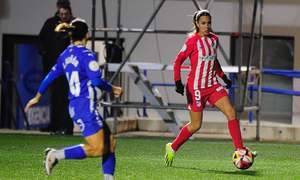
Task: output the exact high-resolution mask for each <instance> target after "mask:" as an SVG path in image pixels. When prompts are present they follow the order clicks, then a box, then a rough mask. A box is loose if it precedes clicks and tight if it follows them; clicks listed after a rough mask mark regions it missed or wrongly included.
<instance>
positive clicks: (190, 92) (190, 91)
mask: <svg viewBox="0 0 300 180" xmlns="http://www.w3.org/2000/svg"><path fill="white" fill-rule="evenodd" d="M186 96H187V103H188V104H187V105H188V109H189V110H192V111H194V112H200V111H202V110H203V109H204V107H205V104H206V103H207V102H209V103H210V104H211V105H214V104H215V103H216V102H217V101H218V100H219V99H221V98H222V97H224V96H228V93H227V91H226V90H225V89H224V87H223V86H221V85H220V84H216V85H213V86H211V87H209V88H205V89H194V87H193V86H192V85H190V86H189V85H188V86H186Z"/></svg>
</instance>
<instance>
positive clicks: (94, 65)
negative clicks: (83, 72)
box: [89, 60, 99, 71]
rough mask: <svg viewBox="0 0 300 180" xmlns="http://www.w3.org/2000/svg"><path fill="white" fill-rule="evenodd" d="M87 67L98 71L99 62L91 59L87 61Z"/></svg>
mask: <svg viewBox="0 0 300 180" xmlns="http://www.w3.org/2000/svg"><path fill="white" fill-rule="evenodd" d="M89 68H90V70H91V71H98V70H99V64H98V63H97V61H95V60H93V61H91V62H89Z"/></svg>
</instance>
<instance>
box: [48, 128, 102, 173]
mask: <svg viewBox="0 0 300 180" xmlns="http://www.w3.org/2000/svg"><path fill="white" fill-rule="evenodd" d="M103 139H104V130H103V129H100V130H98V132H96V133H94V134H91V135H88V136H86V137H85V141H86V143H85V144H78V145H75V146H70V147H66V148H63V149H58V150H56V149H52V148H47V149H46V150H45V169H46V174H47V175H50V174H51V171H52V170H53V168H54V167H55V165H56V164H57V163H58V162H59V161H60V160H62V159H84V158H86V157H99V156H102V155H103V153H104V141H103Z"/></svg>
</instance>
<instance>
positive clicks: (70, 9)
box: [57, 5, 73, 16]
mask: <svg viewBox="0 0 300 180" xmlns="http://www.w3.org/2000/svg"><path fill="white" fill-rule="evenodd" d="M60 9H66V10H68V11H69V12H70V14H71V15H72V16H73V12H72V8H71V6H65V5H63V6H60V7H59V8H58V11H57V12H58V13H59V10H60Z"/></svg>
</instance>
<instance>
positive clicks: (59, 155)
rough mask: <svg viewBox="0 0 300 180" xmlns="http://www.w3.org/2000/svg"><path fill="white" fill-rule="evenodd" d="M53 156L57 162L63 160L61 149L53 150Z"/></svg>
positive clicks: (63, 152) (63, 153) (63, 154)
mask: <svg viewBox="0 0 300 180" xmlns="http://www.w3.org/2000/svg"><path fill="white" fill-rule="evenodd" d="M53 155H54V156H55V158H56V159H57V160H62V159H65V158H66V157H65V151H64V150H63V149H59V150H55V151H54V152H53Z"/></svg>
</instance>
